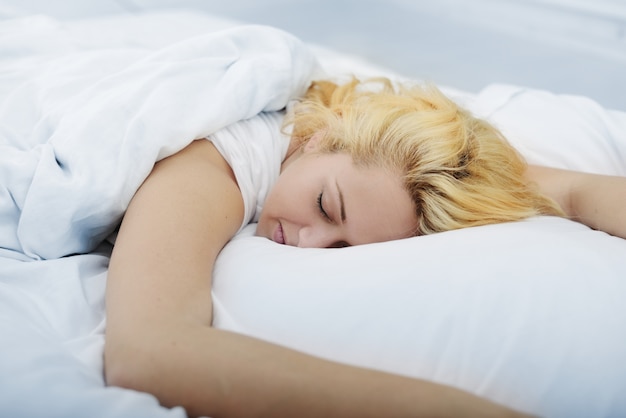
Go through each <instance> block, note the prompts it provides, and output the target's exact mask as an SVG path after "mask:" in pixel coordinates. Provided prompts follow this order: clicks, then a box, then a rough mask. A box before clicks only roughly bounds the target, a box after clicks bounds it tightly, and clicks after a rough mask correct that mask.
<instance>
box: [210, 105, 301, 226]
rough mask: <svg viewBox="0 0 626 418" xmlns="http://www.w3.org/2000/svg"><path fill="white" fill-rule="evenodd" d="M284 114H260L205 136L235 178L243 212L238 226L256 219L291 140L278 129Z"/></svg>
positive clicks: (278, 171)
mask: <svg viewBox="0 0 626 418" xmlns="http://www.w3.org/2000/svg"><path fill="white" fill-rule="evenodd" d="M284 116H285V113H284V112H270V113H259V114H258V115H257V116H255V117H253V118H250V119H246V120H242V121H240V122H237V123H234V124H232V125H230V126H228V127H226V128H224V129H221V130H219V131H217V132H215V133H214V134H212V135H210V136H208V137H207V139H208V140H209V141H211V142H212V143H213V144H214V145H215V147H216V148H217V150H218V151H219V152H220V153H221V154H222V156H223V157H224V159H225V160H226V161H227V162H228V164H230V166H231V168H232V170H233V172H234V174H235V178H236V179H237V184H238V186H239V190H240V191H241V194H242V196H243V202H244V211H245V212H244V219H243V223H242V225H241V228H243V227H244V226H245V225H247V224H248V223H250V222H251V221H253V222H256V221H257V220H258V216H259V215H260V213H261V210H262V208H263V204H264V203H265V198H266V197H267V194H268V193H269V191H270V189H271V187H272V186H273V185H274V183H275V182H276V179H278V175H279V174H280V165H281V163H282V161H283V158H284V157H285V154H286V153H287V148H288V147H289V139H290V138H289V135H286V134H284V133H283V132H281V127H282V123H283V119H284ZM241 228H240V229H241Z"/></svg>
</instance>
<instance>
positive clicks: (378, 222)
mask: <svg viewBox="0 0 626 418" xmlns="http://www.w3.org/2000/svg"><path fill="white" fill-rule="evenodd" d="M312 148H313V147H307V148H305V150H304V151H303V152H302V154H300V155H299V156H298V157H297V158H295V159H293V160H292V161H290V162H289V164H286V165H284V166H283V171H282V173H281V175H280V176H279V178H278V181H277V183H276V185H275V186H274V188H273V189H272V190H271V192H270V194H269V195H268V197H267V200H266V201H265V206H264V209H263V212H262V213H261V216H260V218H259V223H258V227H257V231H256V235H258V236H262V237H266V238H269V239H271V240H273V241H275V242H278V243H280V244H286V245H292V246H296V247H312V248H326V247H342V246H349V245H358V244H368V243H373V242H383V241H390V240H394V239H400V238H407V237H410V236H412V235H413V234H414V231H415V230H416V228H417V217H416V215H415V210H414V205H413V202H412V201H411V199H410V197H409V194H408V193H407V192H406V190H405V189H404V187H403V185H402V183H401V179H400V176H399V175H397V174H395V173H393V172H391V171H389V170H385V169H383V168H379V167H365V168H364V167H357V166H355V165H354V164H353V162H352V157H350V156H349V155H348V154H345V153H319V152H316V151H315V150H313V149H312Z"/></svg>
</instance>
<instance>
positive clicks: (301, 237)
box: [298, 224, 342, 248]
mask: <svg viewBox="0 0 626 418" xmlns="http://www.w3.org/2000/svg"><path fill="white" fill-rule="evenodd" d="M338 242H342V239H341V231H339V230H338V228H337V227H336V226H333V225H330V224H320V225H314V226H304V227H302V228H300V230H299V231H298V247H301V248H328V247H334V246H336V245H337V243H338Z"/></svg>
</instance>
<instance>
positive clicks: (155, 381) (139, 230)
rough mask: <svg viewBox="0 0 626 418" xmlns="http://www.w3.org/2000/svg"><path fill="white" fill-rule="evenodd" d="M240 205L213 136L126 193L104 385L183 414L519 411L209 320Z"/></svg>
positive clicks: (112, 276)
mask: <svg viewBox="0 0 626 418" xmlns="http://www.w3.org/2000/svg"><path fill="white" fill-rule="evenodd" d="M242 216H243V203H242V199H241V195H240V193H239V189H238V188H237V184H236V182H235V180H234V176H233V174H232V171H231V170H230V168H229V167H228V165H227V164H226V162H225V161H224V160H223V159H222V157H221V156H220V155H219V153H218V152H217V151H216V149H215V148H214V147H213V145H212V144H211V143H210V142H209V141H196V142H194V143H193V144H192V145H190V146H189V147H187V148H186V149H185V150H183V151H181V152H180V153H178V154H176V155H174V156H172V157H170V158H167V159H165V160H163V161H162V162H160V163H158V164H157V166H156V167H155V169H154V170H153V172H152V174H151V175H150V176H149V177H148V179H147V180H146V181H145V183H144V184H143V185H142V187H141V188H140V189H139V191H138V192H137V194H136V196H135V197H134V198H133V200H132V202H131V204H130V207H129V209H128V211H127V213H126V216H125V218H124V221H123V224H122V226H121V228H120V232H119V235H118V238H117V242H116V245H115V249H114V251H113V255H112V257H111V263H110V269H109V277H108V284H107V299H106V303H107V315H108V317H107V336H106V346H105V373H106V378H107V382H108V383H109V384H112V385H119V386H123V387H128V388H132V389H136V390H140V391H145V392H149V393H152V394H154V395H155V396H156V397H157V398H158V399H159V401H160V402H161V403H162V404H163V405H165V406H175V405H182V406H183V407H185V408H186V410H187V412H188V413H189V414H190V415H191V416H196V415H208V416H212V417H215V418H218V417H247V418H252V417H290V418H292V417H302V418H305V417H320V416H325V417H359V418H366V417H381V416H394V417H395V416H397V417H419V416H428V417H431V416H442V417H443V416H453V417H461V416H467V417H472V416H475V417H481V418H484V417H490V416H494V417H495V416H521V415H518V414H515V413H513V412H512V411H510V410H508V409H506V408H503V407H501V406H498V405H495V404H493V403H491V402H488V401H486V400H482V399H480V398H477V397H475V396H473V395H470V394H467V393H465V392H463V391H460V390H456V389H453V388H450V387H446V386H442V385H437V384H432V383H428V382H425V381H420V380H415V379H409V378H404V377H399V376H395V375H391V374H387V373H382V372H376V371H371V370H366V369H361V368H356V367H350V366H344V365H339V364H337V363H333V362H330V361H325V360H321V359H318V358H315V357H312V356H308V355H305V354H301V353H298V352H295V351H292V350H289V349H286V348H282V347H279V346H276V345H273V344H269V343H265V342H262V341H259V340H256V339H253V338H248V337H245V336H242V335H238V334H234V333H230V332H226V331H222V330H217V329H214V328H211V327H210V325H211V296H210V290H211V272H212V269H213V265H214V261H215V258H216V257H217V255H218V253H219V251H220V250H221V249H222V247H223V246H224V245H225V244H226V242H228V240H229V239H230V238H231V237H232V235H233V234H234V233H235V232H236V230H237V229H238V227H239V225H240V223H241V220H242Z"/></svg>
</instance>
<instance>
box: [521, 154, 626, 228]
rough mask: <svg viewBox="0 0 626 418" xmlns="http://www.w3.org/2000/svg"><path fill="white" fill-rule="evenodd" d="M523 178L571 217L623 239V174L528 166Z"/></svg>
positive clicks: (625, 208) (625, 209)
mask: <svg viewBox="0 0 626 418" xmlns="http://www.w3.org/2000/svg"><path fill="white" fill-rule="evenodd" d="M526 177H527V178H528V179H529V180H531V181H533V182H535V183H536V184H537V185H538V186H539V189H540V190H541V191H542V192H543V193H544V194H545V195H547V196H549V197H551V198H553V199H554V200H556V202H557V203H558V204H559V205H560V206H561V208H562V209H563V210H564V211H565V213H566V214H567V215H568V216H569V217H570V218H571V219H572V220H575V221H578V222H581V223H583V224H585V225H587V226H589V227H591V228H593V229H597V230H600V231H604V232H607V233H609V234H611V235H615V236H617V237H621V238H625V239H626V177H619V176H606V175H599V174H589V173H582V172H578V171H570V170H563V169H557V168H549V167H540V166H529V167H528V171H527V173H526Z"/></svg>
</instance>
